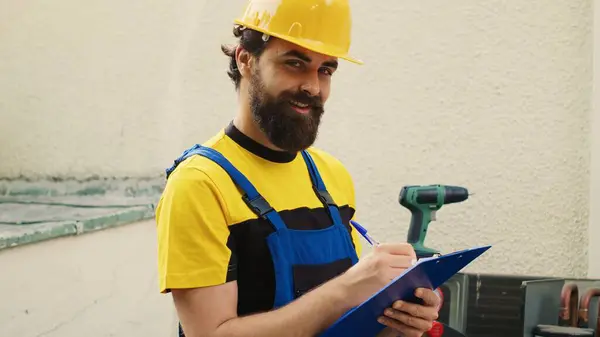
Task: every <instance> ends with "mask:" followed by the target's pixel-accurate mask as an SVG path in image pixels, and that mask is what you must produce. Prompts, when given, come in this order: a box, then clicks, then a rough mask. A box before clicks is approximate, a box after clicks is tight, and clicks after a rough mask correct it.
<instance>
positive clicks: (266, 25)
mask: <svg viewBox="0 0 600 337" xmlns="http://www.w3.org/2000/svg"><path fill="white" fill-rule="evenodd" d="M234 22H235V23H236V24H239V25H242V26H244V27H247V28H250V29H254V30H256V31H259V32H261V33H264V34H267V35H270V36H274V37H276V38H280V39H282V40H285V41H288V42H291V43H293V44H296V45H299V46H301V47H304V48H306V49H308V50H312V51H314V52H317V53H321V54H325V55H329V56H333V57H339V58H341V59H344V60H347V61H350V62H353V63H356V64H362V63H363V62H362V61H360V60H358V59H355V58H353V57H351V56H349V55H348V52H349V50H350V40H351V36H350V35H351V30H352V18H351V14H350V4H349V3H348V0H249V1H248V4H247V6H246V9H245V11H244V14H243V15H242V16H241V17H240V18H238V19H236V20H234Z"/></svg>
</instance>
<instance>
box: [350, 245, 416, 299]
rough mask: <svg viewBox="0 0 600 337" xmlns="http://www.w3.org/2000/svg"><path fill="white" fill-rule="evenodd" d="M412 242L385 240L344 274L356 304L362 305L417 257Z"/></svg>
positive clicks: (351, 296) (409, 265) (408, 266)
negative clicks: (394, 242)
mask: <svg viewBox="0 0 600 337" xmlns="http://www.w3.org/2000/svg"><path fill="white" fill-rule="evenodd" d="M416 259H417V255H416V253H415V251H414V249H413V247H412V245H410V244H408V243H397V244H392V243H382V244H380V245H378V246H376V247H374V248H373V251H372V252H371V253H369V254H367V255H366V256H364V257H363V258H361V259H360V260H359V261H358V263H357V264H356V265H354V266H353V267H352V268H350V269H348V271H346V272H345V273H344V274H342V275H341V276H340V280H341V281H342V282H343V283H344V285H345V287H344V288H345V290H346V292H347V294H348V299H349V300H350V303H351V304H352V306H356V305H359V304H360V303H362V302H363V301H364V300H366V299H367V298H369V297H371V295H373V294H374V293H376V292H377V291H379V289H381V288H382V287H384V286H385V285H386V284H388V283H389V282H390V281H391V280H393V279H394V278H396V277H398V276H399V275H400V274H402V273H403V272H404V271H405V270H406V269H408V268H410V267H411V266H412V265H413V263H414V262H415V261H416Z"/></svg>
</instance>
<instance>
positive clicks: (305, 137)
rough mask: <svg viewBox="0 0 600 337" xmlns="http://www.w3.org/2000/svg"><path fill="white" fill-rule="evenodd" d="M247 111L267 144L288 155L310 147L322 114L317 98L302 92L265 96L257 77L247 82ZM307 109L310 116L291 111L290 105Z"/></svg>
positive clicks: (315, 136) (315, 137)
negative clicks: (248, 85) (306, 106)
mask: <svg viewBox="0 0 600 337" xmlns="http://www.w3.org/2000/svg"><path fill="white" fill-rule="evenodd" d="M250 84H251V88H250V110H251V111H252V115H253V117H254V121H255V122H256V123H257V125H258V127H259V128H260V130H261V131H262V132H263V133H264V134H265V135H266V136H267V138H268V139H269V141H270V142H271V143H272V144H273V145H275V146H277V147H278V148H280V149H282V150H284V151H288V152H298V151H302V150H305V149H307V148H308V147H310V146H311V145H312V144H313V143H314V142H315V140H316V139H317V135H318V131H319V125H320V123H321V116H322V115H323V113H324V110H323V104H322V101H321V98H320V97H318V96H317V97H315V96H310V95H308V94H307V93H305V92H296V93H292V92H287V91H286V92H283V93H281V94H280V95H279V96H278V97H274V96H271V95H269V94H267V93H266V92H265V90H264V86H263V85H262V82H261V80H260V78H259V75H258V74H255V75H254V76H253V77H252V80H251V83H250ZM292 100H294V101H298V102H300V103H305V104H308V105H309V108H310V112H309V113H308V114H301V113H298V112H297V111H295V110H294V109H293V108H292V106H291V104H290V101H292Z"/></svg>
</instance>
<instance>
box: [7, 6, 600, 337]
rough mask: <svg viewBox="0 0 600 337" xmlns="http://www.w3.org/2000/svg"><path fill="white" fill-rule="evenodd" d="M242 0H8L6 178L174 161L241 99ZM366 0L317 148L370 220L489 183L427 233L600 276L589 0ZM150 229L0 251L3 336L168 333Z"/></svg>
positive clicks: (447, 242)
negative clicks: (238, 39)
mask: <svg viewBox="0 0 600 337" xmlns="http://www.w3.org/2000/svg"><path fill="white" fill-rule="evenodd" d="M242 3H243V1H242V0H229V1H217V0H206V1H202V0H201V1H187V0H178V1H155V2H152V3H151V4H149V3H148V2H147V1H141V0H132V1H126V2H122V1H121V2H118V1H114V0H110V1H103V2H94V3H90V2H77V1H72V0H69V1H62V2H43V1H35V0H22V1H8V0H0V8H3V9H5V10H2V11H0V74H1V75H0V120H1V121H2V122H0V144H1V146H0V177H9V178H14V177H19V176H27V177H34V178H35V177H47V176H51V177H63V176H64V177H75V178H87V177H91V176H134V177H143V176H156V175H159V174H161V173H162V170H163V169H164V168H165V167H166V166H168V165H170V164H171V162H172V160H173V159H174V158H175V157H176V156H178V155H179V153H180V152H181V151H182V150H183V149H184V148H185V147H186V146H189V145H191V144H193V143H195V142H202V141H203V140H205V139H206V138H207V137H209V136H211V135H212V134H213V133H214V132H216V131H218V129H219V128H221V127H223V126H224V125H226V123H227V122H228V121H229V120H230V119H231V118H232V116H233V113H234V110H235V104H236V101H235V95H234V91H233V87H232V85H231V84H230V83H229V82H228V79H227V77H226V75H225V68H226V62H227V60H226V59H225V58H224V57H223V56H222V55H221V54H220V51H219V44H220V43H222V42H225V41H228V39H229V38H230V33H231V25H230V22H231V19H232V17H233V16H234V15H236V14H238V13H239V12H240V10H241V7H240V6H241V4H242ZM353 10H354V15H355V24H354V27H355V28H354V40H353V41H354V43H353V55H355V56H356V57H358V58H360V59H362V60H364V61H365V62H366V63H365V65H364V66H355V65H352V64H349V63H345V62H343V63H342V66H341V68H340V71H339V72H338V73H337V74H336V75H335V79H334V83H333V93H332V97H331V100H330V102H328V104H327V107H326V108H327V112H326V118H325V121H324V125H323V129H322V132H321V135H320V138H319V142H318V145H319V146H320V147H322V148H324V149H326V150H328V151H330V152H332V153H333V154H335V155H336V156H337V157H339V158H340V159H341V160H342V161H343V162H344V163H345V164H346V166H347V167H348V169H349V170H350V172H351V173H352V175H353V177H354V179H355V183H356V190H357V198H358V200H357V201H358V206H359V210H358V211H359V216H360V219H361V221H362V223H363V224H364V225H365V226H368V227H369V228H371V229H372V234H373V235H374V236H375V237H377V238H379V239H380V240H381V241H384V240H386V239H388V240H403V239H404V238H405V235H406V230H407V226H408V221H409V217H410V215H409V213H408V211H407V210H405V209H403V208H402V207H401V206H400V205H399V204H398V201H397V198H398V193H399V191H400V188H401V187H402V186H403V185H408V184H433V183H442V184H455V185H463V186H467V187H468V188H470V189H471V190H472V192H474V193H475V195H473V196H472V197H471V198H470V199H469V200H468V201H467V202H465V203H464V204H460V205H449V206H447V207H445V208H443V209H442V210H441V211H440V212H439V213H438V216H437V218H438V221H437V222H435V223H433V224H432V225H431V226H430V232H429V234H428V239H427V244H428V245H431V246H433V247H436V248H438V249H441V250H442V251H444V252H447V251H451V250H456V249H462V248H466V247H471V246H474V245H483V244H493V245H494V248H492V250H491V251H489V252H488V253H487V254H486V255H485V256H484V257H482V258H481V260H480V261H477V262H476V263H474V264H473V266H471V267H469V268H468V270H469V271H479V272H490V273H503V274H534V275H552V276H569V277H584V276H586V274H587V273H588V272H589V273H590V275H595V276H596V277H600V266H599V263H598V262H597V261H598V259H596V258H594V257H593V255H591V254H594V255H595V256H600V249H599V248H598V246H597V245H596V246H594V244H592V243H591V242H592V241H591V240H595V242H597V237H599V236H600V214H599V213H598V211H597V210H595V211H592V212H590V209H592V210H593V207H596V208H597V207H600V176H599V175H600V173H599V172H600V163H599V161H600V159H599V157H600V117H598V110H596V111H594V112H593V114H594V118H593V119H592V118H591V116H592V110H591V103H592V101H596V102H597V101H598V99H597V96H598V95H596V96H594V99H592V97H593V96H592V84H593V83H594V82H596V83H598V78H600V76H596V81H593V67H592V63H593V62H592V50H593V47H592V28H593V25H592V1H591V0H572V1H551V2H548V1H526V2H524V1H520V0H509V1H485V2H481V1H467V0H457V1H452V2H447V1H430V2H406V1H405V2H398V1H391V0H386V1H379V2H372V3H370V4H369V3H368V2H367V1H357V0H355V1H353ZM590 123H592V124H590ZM590 187H591V188H590ZM588 223H590V226H588ZM153 230H154V227H153V224H152V222H151V221H150V222H146V223H141V224H136V225H132V226H128V227H124V228H120V229H111V230H107V231H105V232H101V233H95V234H89V235H85V236H82V237H77V238H69V239H66V240H57V241H52V242H47V243H43V244H36V245H33V246H29V247H22V248H20V249H15V250H9V251H3V252H0V266H2V267H1V269H2V271H3V272H2V274H3V277H2V278H1V279H0V298H2V299H3V303H12V304H11V305H9V306H6V305H0V335H2V336H4V335H10V336H27V337H29V336H39V335H40V334H41V336H46V337H48V336H49V337H53V336H61V337H63V336H64V337H69V336H79V335H80V334H81V333H82V332H84V334H85V335H86V336H158V335H161V336H163V335H164V333H166V332H165V331H166V330H165V329H167V328H168V327H165V326H166V325H169V324H170V323H171V322H172V317H171V316H169V315H170V314H171V311H170V307H168V304H170V303H169V298H168V297H166V296H161V295H158V294H157V293H156V292H157V290H158V286H157V281H156V276H155V261H154V258H155V256H154V254H155V253H154V241H153V240H154V237H153V235H154V232H153ZM588 262H590V263H588ZM51 272H52V273H55V274H52V273H51ZM7 275H8V276H7ZM23 286H27V287H28V288H29V289H30V290H27V291H26V290H24V288H21V287H23ZM7 301H8V302H7ZM121 305H123V306H122V307H120V306H121ZM82 329H83V330H82ZM5 332H6V333H5ZM44 332H45V334H44ZM94 332H95V333H94ZM163 332H164V333H163Z"/></svg>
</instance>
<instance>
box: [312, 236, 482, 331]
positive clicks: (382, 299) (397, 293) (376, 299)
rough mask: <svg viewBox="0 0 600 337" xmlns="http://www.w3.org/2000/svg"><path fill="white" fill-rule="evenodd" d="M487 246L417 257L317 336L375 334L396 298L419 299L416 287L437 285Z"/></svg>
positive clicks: (419, 300) (381, 328)
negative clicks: (402, 270) (414, 261)
mask: <svg viewBox="0 0 600 337" xmlns="http://www.w3.org/2000/svg"><path fill="white" fill-rule="evenodd" d="M490 248H491V246H483V247H475V248H471V249H466V250H461V251H457V252H454V253H450V254H447V255H443V256H440V257H435V258H424V259H420V260H419V261H417V263H416V264H415V265H414V266H412V267H411V268H408V269H407V270H405V271H404V273H402V275H400V276H398V277H397V278H395V279H394V280H392V281H391V282H390V283H389V284H388V285H387V286H385V287H384V288H383V289H381V290H380V291H378V292H377V293H375V294H374V295H373V296H371V297H370V298H369V299H368V300H366V301H365V302H363V303H362V304H360V305H359V306H357V307H355V308H353V309H351V310H349V311H348V312H347V313H346V314H344V315H343V316H342V317H340V318H339V319H338V320H337V321H336V322H335V323H334V324H332V325H331V326H330V327H329V328H328V329H327V330H325V331H324V332H323V333H322V334H320V335H319V336H320V337H341V336H345V337H349V336H360V337H371V336H376V335H377V334H378V333H379V332H381V330H383V329H384V328H385V326H384V325H382V324H380V323H379V322H377V318H378V317H379V316H381V315H383V311H384V310H385V309H386V308H389V307H391V306H392V304H393V303H394V302H395V301H397V300H404V301H407V302H412V303H421V299H419V298H418V297H416V296H415V295H414V292H415V290H416V289H417V288H430V289H436V288H438V287H439V286H440V285H442V284H444V282H446V281H447V280H448V279H450V278H451V277H452V276H453V275H455V274H456V273H458V272H460V271H461V270H462V269H463V268H464V267H465V266H467V265H468V264H469V263H471V262H472V261H473V260H475V259H476V258H478V257H479V256H480V255H481V254H483V253H484V252H485V251H486V250H488V249H490Z"/></svg>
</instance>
